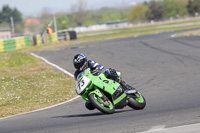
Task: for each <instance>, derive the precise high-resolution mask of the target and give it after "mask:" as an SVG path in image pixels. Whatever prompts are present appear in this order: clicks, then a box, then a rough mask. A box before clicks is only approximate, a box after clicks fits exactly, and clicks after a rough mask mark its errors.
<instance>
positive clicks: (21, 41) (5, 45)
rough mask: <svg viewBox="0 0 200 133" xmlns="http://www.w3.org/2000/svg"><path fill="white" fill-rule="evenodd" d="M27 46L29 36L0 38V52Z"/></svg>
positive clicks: (28, 44)
mask: <svg viewBox="0 0 200 133" xmlns="http://www.w3.org/2000/svg"><path fill="white" fill-rule="evenodd" d="M27 46H30V37H29V36H25V37H17V38H12V39H7V40H0V52H4V51H9V50H16V49H22V48H25V47H27Z"/></svg>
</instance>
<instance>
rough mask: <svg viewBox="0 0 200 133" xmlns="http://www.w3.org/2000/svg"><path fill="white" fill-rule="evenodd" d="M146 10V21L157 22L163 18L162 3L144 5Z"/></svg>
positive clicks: (153, 2)
mask: <svg viewBox="0 0 200 133" xmlns="http://www.w3.org/2000/svg"><path fill="white" fill-rule="evenodd" d="M145 5H147V7H148V9H147V12H146V18H147V19H148V20H154V21H159V20H162V19H163V18H164V8H163V3H162V1H154V0H153V1H150V2H149V3H147V2H146V3H145Z"/></svg>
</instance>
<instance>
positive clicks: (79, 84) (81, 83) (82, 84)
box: [76, 76, 90, 94]
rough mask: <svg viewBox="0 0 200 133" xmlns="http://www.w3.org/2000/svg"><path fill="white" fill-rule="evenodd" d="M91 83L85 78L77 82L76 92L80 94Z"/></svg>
mask: <svg viewBox="0 0 200 133" xmlns="http://www.w3.org/2000/svg"><path fill="white" fill-rule="evenodd" d="M89 82H90V79H89V78H87V77H85V76H83V77H82V78H80V79H79V80H78V81H77V82H76V92H77V94H80V93H81V92H82V91H83V90H84V89H85V87H86V86H87V85H88V83H89Z"/></svg>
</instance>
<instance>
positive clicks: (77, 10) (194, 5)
mask: <svg viewBox="0 0 200 133" xmlns="http://www.w3.org/2000/svg"><path fill="white" fill-rule="evenodd" d="M84 2H85V1H84V0H79V1H78V3H76V4H75V5H72V7H71V12H70V13H57V14H56V20H57V29H58V30H62V29H67V28H69V27H76V26H87V25H92V24H99V23H104V22H108V21H116V20H128V21H130V22H132V23H138V22H147V21H152V20H153V21H161V20H166V19H174V18H180V17H185V16H195V15H196V16H197V15H199V13H200V0H159V1H158V0H151V1H149V2H144V3H140V4H138V5H136V6H133V7H123V8H107V7H104V8H101V9H99V10H87V9H86V7H87V6H86V5H87V3H84ZM11 16H12V17H13V19H14V22H15V29H16V32H17V33H23V18H22V13H21V12H20V11H18V10H17V9H16V8H13V9H12V8H10V7H9V6H8V5H4V6H3V7H2V10H0V27H2V26H4V27H5V26H9V25H10V17H11ZM39 19H40V29H41V32H42V31H44V30H45V28H46V26H47V25H48V23H49V22H50V20H51V19H52V14H51V13H49V10H45V11H44V12H43V13H42V14H41V15H40V16H39Z"/></svg>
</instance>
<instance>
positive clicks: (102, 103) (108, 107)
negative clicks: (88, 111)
mask: <svg viewBox="0 0 200 133" xmlns="http://www.w3.org/2000/svg"><path fill="white" fill-rule="evenodd" d="M89 100H90V102H91V103H92V105H93V106H94V107H96V108H97V109H98V110H99V111H101V112H103V113H104V114H113V113H114V111H115V107H114V106H113V104H112V102H111V101H110V100H109V99H107V98H106V100H105V98H104V99H103V98H101V97H99V96H98V95H96V94H94V93H92V94H90V95H89Z"/></svg>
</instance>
